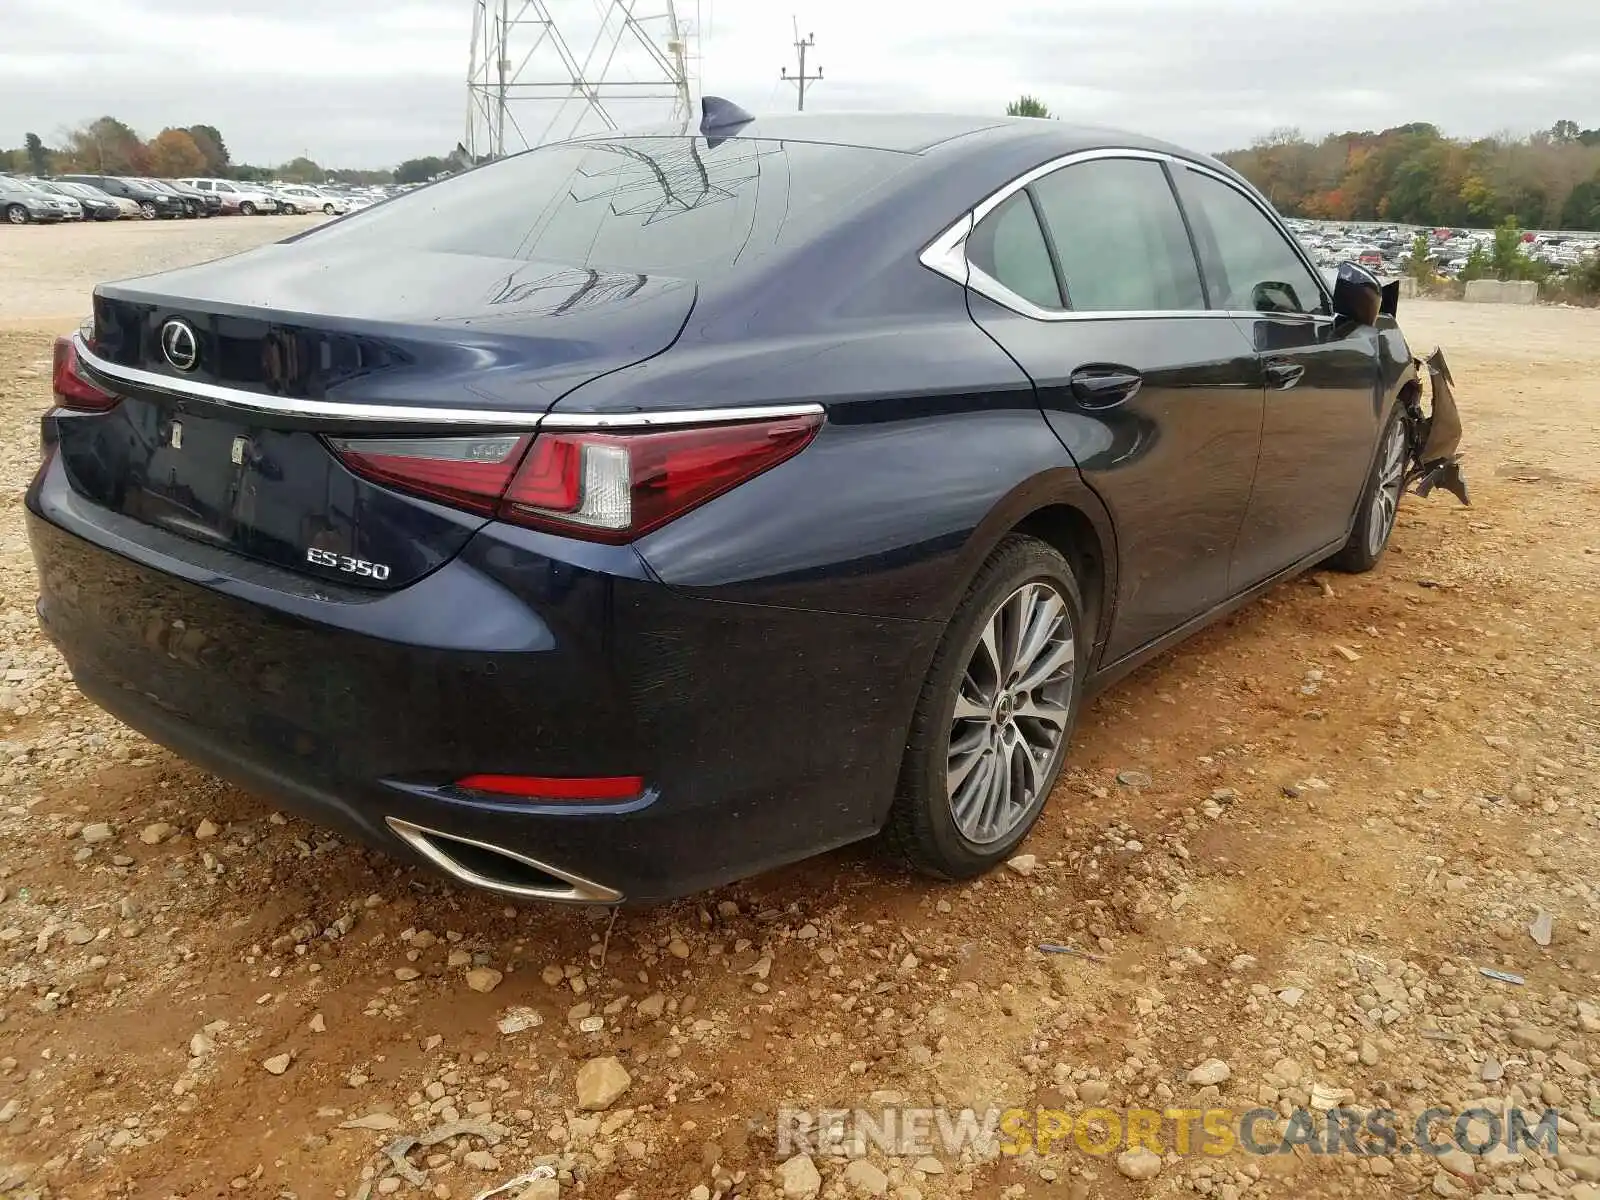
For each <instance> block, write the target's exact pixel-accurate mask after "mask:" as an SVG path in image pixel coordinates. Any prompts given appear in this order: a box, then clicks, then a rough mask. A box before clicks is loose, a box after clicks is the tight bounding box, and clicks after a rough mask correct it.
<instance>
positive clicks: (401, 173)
mask: <svg viewBox="0 0 1600 1200" xmlns="http://www.w3.org/2000/svg"><path fill="white" fill-rule="evenodd" d="M448 170H450V164H449V163H448V162H446V161H445V160H444V159H442V158H435V157H428V158H408V159H407V160H406V161H405V162H403V163H401V164H400V165H399V166H398V167H396V168H395V169H394V181H395V182H396V183H427V182H428V180H430V179H432V178H433V177H434V176H435V175H442V174H444V173H445V172H446V171H448Z"/></svg>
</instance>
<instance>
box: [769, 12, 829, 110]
mask: <svg viewBox="0 0 1600 1200" xmlns="http://www.w3.org/2000/svg"><path fill="white" fill-rule="evenodd" d="M816 44H817V35H816V34H814V33H808V34H806V36H805V37H801V36H800V27H799V24H798V23H796V25H795V31H794V48H795V51H796V53H798V54H799V55H800V71H799V73H798V74H796V75H791V74H789V68H788V67H784V68H782V70H781V71H780V72H779V75H778V78H780V79H790V80H793V81H794V83H795V86H796V87H798V88H799V89H800V111H801V112H805V110H806V84H808V83H818V82H820V81H821V79H822V68H821V67H818V68H817V73H816V74H815V75H807V74H806V51H807V50H810V49H812V48H813V47H815V46H816Z"/></svg>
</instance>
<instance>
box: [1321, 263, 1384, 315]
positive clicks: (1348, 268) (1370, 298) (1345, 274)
mask: <svg viewBox="0 0 1600 1200" xmlns="http://www.w3.org/2000/svg"><path fill="white" fill-rule="evenodd" d="M1396 290H1398V289H1396ZM1382 308H1383V285H1382V284H1380V283H1379V282H1378V277H1377V276H1376V275H1374V274H1373V273H1372V272H1371V271H1369V270H1367V269H1366V268H1365V267H1363V266H1361V265H1360V264H1359V263H1353V262H1345V263H1340V264H1339V274H1338V277H1337V278H1335V280H1334V282H1333V315H1334V316H1336V317H1344V318H1346V319H1348V320H1351V321H1354V322H1355V323H1356V324H1358V325H1376V324H1377V323H1378V314H1379V312H1380V311H1381V310H1382Z"/></svg>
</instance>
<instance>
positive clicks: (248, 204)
mask: <svg viewBox="0 0 1600 1200" xmlns="http://www.w3.org/2000/svg"><path fill="white" fill-rule="evenodd" d="M178 182H179V183H186V184H188V185H189V186H190V187H192V188H194V189H195V191H197V192H205V193H206V194H207V195H211V194H213V193H214V194H216V195H218V196H220V197H222V211H223V212H225V213H242V214H243V215H244V216H247V217H253V216H255V215H256V214H257V213H275V212H277V211H278V202H277V200H275V199H273V197H272V195H271V193H269V192H263V191H262V190H261V189H259V188H256V187H252V186H251V185H250V184H248V183H240V182H239V181H238V180H234V179H180V180H178Z"/></svg>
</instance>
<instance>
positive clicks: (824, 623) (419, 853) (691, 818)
mask: <svg viewBox="0 0 1600 1200" xmlns="http://www.w3.org/2000/svg"><path fill="white" fill-rule="evenodd" d="M1393 313H1394V293H1393V289H1389V290H1384V289H1380V288H1379V286H1378V285H1377V283H1376V281H1374V280H1373V279H1372V278H1371V277H1370V276H1368V275H1366V274H1365V273H1364V272H1361V271H1359V270H1357V269H1353V268H1349V269H1346V270H1345V271H1344V272H1342V273H1341V275H1340V276H1339V279H1338V281H1337V283H1336V285H1335V286H1333V287H1329V286H1327V285H1326V284H1325V283H1324V281H1323V279H1322V278H1321V277H1320V276H1319V274H1318V272H1317V271H1316V269H1315V268H1314V267H1313V266H1312V264H1311V263H1310V262H1309V261H1308V260H1307V258H1306V256H1305V254H1304V253H1303V252H1302V250H1301V249H1300V248H1299V246H1298V245H1297V244H1296V242H1295V241H1294V239H1293V238H1292V237H1291V236H1290V235H1289V234H1288V233H1287V232H1286V230H1285V229H1284V227H1283V224H1282V223H1281V221H1280V220H1279V219H1278V217H1277V216H1276V215H1275V214H1274V213H1273V211H1272V209H1271V207H1270V206H1269V205H1268V204H1267V203H1266V202H1265V201H1264V200H1263V199H1262V198H1261V197H1260V195H1258V194H1257V193H1256V192H1255V191H1254V190H1253V189H1252V188H1251V187H1250V186H1249V185H1248V184H1247V183H1245V182H1244V181H1243V180H1241V179H1240V178H1239V177H1238V176H1237V175H1235V174H1234V173H1233V172H1232V171H1230V170H1229V169H1228V168H1226V167H1224V166H1222V165H1221V164H1219V163H1217V162H1214V161H1212V160H1210V159H1207V158H1205V157H1203V156H1199V155H1195V154H1191V153H1189V152H1186V151H1184V150H1181V149H1178V148H1177V147H1174V146H1168V145H1164V144H1161V143H1158V142H1154V141H1151V140H1149V139H1147V138H1142V137H1137V136H1131V135H1125V134H1119V133H1114V132H1107V131H1104V130H1088V129H1076V128H1073V127H1071V126H1065V125H1062V124H1059V123H1057V122H1049V121H1035V120H984V119H971V118H960V117H949V116H910V115H881V116H851V117H837V116H827V115H812V114H805V115H799V116H782V117H771V118H768V117H763V118H761V119H759V120H755V119H752V118H750V117H749V116H748V115H747V114H745V113H743V112H741V111H739V110H738V109H736V108H734V107H732V106H730V105H727V104H725V103H722V102H716V101H709V102H708V107H707V116H706V120H705V121H704V123H702V125H701V126H700V128H699V129H698V130H693V129H691V130H687V131H686V130H683V129H677V128H675V129H672V130H669V131H654V132H650V131H647V132H643V133H640V134H637V135H617V134H608V135H604V136H600V137H593V138H587V139H580V140H577V141H572V142H567V143H563V144H560V145H552V146H547V147H543V148H540V149H538V150H534V151H530V152H528V153H526V154H521V155H518V156H516V157H513V158H509V159H506V160H503V161H500V162H496V163H493V164H490V165H486V166H483V167H480V168H478V169H476V170H473V171H471V172H468V173H467V174H464V175H461V176H458V177H456V178H454V179H450V180H447V181H444V182H441V183H438V184H436V185H434V186H431V187H428V188H425V189H421V190H419V191H416V192H414V193H412V194H409V195H406V196H402V197H400V198H398V199H395V200H392V201H390V202H389V203H386V204H384V205H382V206H379V207H376V208H373V209H371V210H369V211H367V212H364V213H360V214H357V215H354V216H352V217H348V218H345V219H343V220H338V221H334V222H331V223H329V224H327V225H324V226H322V227H319V228H317V229H315V230H312V231H310V232H307V233H302V234H300V235H298V236H295V237H292V238H289V239H287V240H286V241H283V242H280V243H278V244H276V245H271V246H266V247H263V248H261V249H259V250H255V251H252V252H250V253H247V254H241V255H238V256H236V257H233V258H227V259H223V260H220V261H217V262H213V263H207V264H205V265H201V266H195V267H188V268H184V269H181V270H176V271H169V272H166V273H164V274H160V275H154V276H149V277H146V278H142V279H134V280H128V281H124V282H121V283H115V284H106V285H103V286H101V287H100V288H98V289H97V290H96V292H95V296H94V315H93V319H92V321H91V322H88V323H86V324H85V327H84V328H83V329H82V330H80V332H79V333H78V334H77V335H76V336H75V337H72V338H67V339H62V340H61V341H60V342H59V344H58V346H57V352H56V369H55V380H54V383H55V407H54V408H52V409H51V411H50V412H49V413H48V414H47V415H46V416H45V418H44V420H43V437H44V451H45V454H44V462H43V466H42V467H41V469H40V471H39V474H38V477H37V478H36V480H35V481H34V483H33V485H32V487H31V488H30V489H29V492H28V495H27V508H28V517H29V521H28V527H29V533H30V536H31V539H32V545H33V551H34V555H35V558H36V560H37V563H38V568H39V577H40V589H41V597H40V600H39V617H40V620H41V621H42V623H43V625H44V628H45V629H46V630H47V631H48V633H49V635H50V636H51V638H52V639H53V640H54V641H55V642H56V644H57V645H58V646H59V647H60V648H61V651H62V653H63V654H64V655H65V656H66V659H67V661H68V663H69V664H70V666H71V669H72V672H73V675H74V677H75V678H76V680H77V682H78V686H79V687H80V688H81V689H82V690H83V692H84V693H85V694H86V695H88V696H89V697H91V698H92V699H93V700H95V701H96V702H97V703H99V704H100V705H102V706H103V707H104V708H106V709H107V710H108V711H110V712H112V713H114V714H115V715H116V716H118V717H120V718H121V719H122V720H124V721H126V722H127V723H128V724H129V725H131V726H133V727H134V728H136V729H138V730H141V731H143V732H144V733H146V734H148V735H149V736H150V737H152V738H154V739H155V740H157V741H159V742H162V743H164V744H166V745H168V746H170V747H172V748H173V749H174V750H176V751H177V752H178V753H179V754H181V755H183V756H185V757H187V758H189V759H192V760H193V761H194V762H196V763H198V764H201V765H202V766H204V767H206V768H207V769H209V770H212V771H214V772H216V773H217V774H218V775H221V776H223V777H225V778H228V779H231V780H234V781H236V782H237V783H239V784H240V785H241V786H243V787H245V788H248V789H253V790H255V791H258V792H260V793H262V794H264V795H267V796H271V797H273V798H274V799H275V800H277V801H279V802H281V803H283V804H286V805H287V806H290V807H293V808H297V809H298V810H300V811H301V812H303V813H305V814H307V815H308V816H310V817H312V818H313V819H315V820H318V821H322V822H325V823H327V824H329V825H333V826H337V827H341V828H343V829H345V830H347V831H349V832H351V833H353V834H355V835H357V836H359V837H361V838H364V839H366V840H367V841H369V842H372V843H374V844H376V845H379V846H383V847H387V848H389V849H391V850H393V851H395V852H397V853H402V854H410V855H412V856H415V857H416V858H419V859H421V860H423V861H426V862H428V863H431V864H432V865H433V866H435V867H437V868H439V869H442V870H443V871H445V872H447V873H448V874H450V875H451V876H453V877H454V878H456V879H457V880H460V881H464V882H466V883H468V884H471V885H475V886H478V887H483V888H488V889H491V890H493V891H496V892H499V893H502V894H505V895H510V896H518V897H531V898H540V899H550V900H572V901H589V902H599V903H614V902H617V901H620V900H630V901H651V900H659V899H663V898H666V897H671V896H676V895H681V894H683V893H686V892H690V891H695V890H698V889H702V888H707V887H710V886H713V885H715V884H719V883H722V882H725V881H728V880H731V879H735V878H738V877H741V876H745V875H748V874H751V873H753V872H756V871H759V870H761V869H763V868H766V867H770V866H773V865H775V864H778V863H784V862H788V861H792V860H795V859H798V858H801V857H804V856H807V855H811V854H814V853H816V852H818V851H821V850H825V849H827V848H829V847H833V846H838V845H841V844H843V843H847V842H852V841H856V840H858V839H863V838H867V837H871V836H873V835H875V834H878V833H880V832H885V833H887V835H888V836H887V838H886V841H887V842H888V843H889V844H891V845H892V846H893V847H895V848H896V849H897V850H898V852H899V853H900V854H901V855H903V856H904V857H905V858H906V859H907V860H908V861H909V862H910V863H911V864H913V865H914V866H915V867H917V868H919V869H921V870H923V871H925V872H928V873H930V874H932V875H935V876H938V877H943V878H961V877H967V876H971V875H974V874H976V873H978V872H980V871H983V870H985V869H987V868H989V867H992V866H993V865H994V864H996V863H997V862H1000V861H1002V860H1004V859H1005V858H1007V857H1008V856H1009V855H1011V854H1013V853H1014V852H1015V848H1016V847H1017V845H1018V843H1019V842H1020V841H1021V840H1022V839H1023V838H1024V836H1025V835H1026V834H1027V832H1028V830H1029V828H1030V827H1031V826H1032V824H1033V822H1034V821H1035V819H1036V818H1037V817H1038V815H1039V812H1040V810H1041V808H1042V807H1043V805H1044V804H1045V802H1046V799H1047V798H1048V796H1049V794H1050V791H1051V788H1052V785H1053V783H1054V781H1055V779H1056V777H1057V775H1058V773H1059V772H1060V770H1061V765H1062V760H1063V757H1064V756H1065V754H1066V751H1067V745H1068V741H1069V737H1070V734H1071V731H1072V727H1073V722H1074V719H1075V718H1076V716H1077V713H1078V710H1079V707H1080V705H1081V704H1082V703H1083V699H1084V696H1085V694H1086V693H1087V692H1088V691H1090V690H1092V689H1093V688H1095V687H1096V686H1099V685H1103V684H1105V683H1106V682H1108V681H1110V680H1111V679H1113V678H1115V677H1116V676H1118V675H1119V674H1121V673H1123V672H1126V671H1127V670H1129V669H1130V668H1132V667H1133V666H1135V665H1136V664H1138V663H1139V662H1141V661H1142V660H1144V659H1146V658H1148V657H1149V656H1150V655H1152V654H1154V653H1156V652H1158V651H1160V650H1162V649H1163V648H1165V647H1167V646H1170V645H1172V644H1173V643H1174V642H1176V641H1177V640H1179V639H1180V638H1182V637H1184V636H1185V635H1187V634H1189V633H1191V632H1193V631H1194V630H1196V629H1198V628H1200V627H1201V626H1202V625H1204V624H1206V623H1207V622H1209V621H1212V620H1214V619H1216V618H1217V617H1218V616H1219V615H1221V614H1223V613H1225V612H1227V611H1229V610H1230V609H1232V608H1235V607H1237V606H1238V605H1240V604H1241V603H1243V602H1244V601H1246V600H1248V599H1250V598H1251V597H1252V596H1254V595H1256V594H1258V593H1259V592H1260V591H1262V590H1263V589H1264V588H1266V587H1268V586H1270V585H1271V584H1273V583H1274V582H1276V581H1278V580H1281V579H1284V578H1286V577H1287V576H1290V575H1292V574H1294V573H1295V572H1298V571H1302V570H1304V569H1306V568H1307V567H1310V566H1312V565H1314V564H1317V563H1321V562H1324V561H1325V560H1331V562H1332V563H1333V564H1334V565H1336V566H1339V567H1342V568H1345V569H1349V570H1365V569H1367V568H1370V567H1371V566H1372V565H1373V564H1374V563H1375V562H1376V561H1377V559H1378V557H1379V555H1381V554H1382V552H1383V550H1384V546H1385V544H1386V542H1387V541H1388V538H1389V535H1390V531H1391V530H1392V528H1393V526H1394V519H1395V509H1396V505H1397V504H1398V502H1399V499H1400V496H1401V494H1402V492H1403V491H1404V490H1405V489H1406V487H1407V486H1408V485H1409V484H1411V483H1412V482H1414V481H1419V480H1420V481H1421V483H1422V486H1423V487H1424V488H1426V487H1431V486H1433V485H1434V484H1442V485H1444V486H1447V487H1450V488H1451V489H1452V490H1456V491H1463V490H1464V489H1463V485H1462V484H1461V482H1460V478H1459V472H1458V470H1457V468H1456V465H1455V461H1454V458H1455V435H1456V434H1457V433H1458V432H1459V426H1458V424H1457V423H1456V421H1455V416H1454V408H1453V405H1451V404H1450V402H1449V387H1448V373H1447V371H1446V369H1445V367H1444V365H1443V362H1442V359H1441V360H1434V361H1433V362H1432V364H1431V365H1428V364H1422V363H1419V362H1418V361H1416V360H1414V359H1413V357H1412V355H1411V353H1410V351H1409V350H1408V349H1407V347H1406V344H1405V342H1404V340H1403V338H1402V337H1401V335H1400V333H1399V330H1398V328H1397V327H1396V325H1395V322H1394V318H1393ZM1430 377H1431V384H1432V386H1431V387H1426V388H1425V387H1424V385H1425V384H1427V383H1429V381H1430ZM1425 398H1431V399H1427V400H1426V402H1425Z"/></svg>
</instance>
